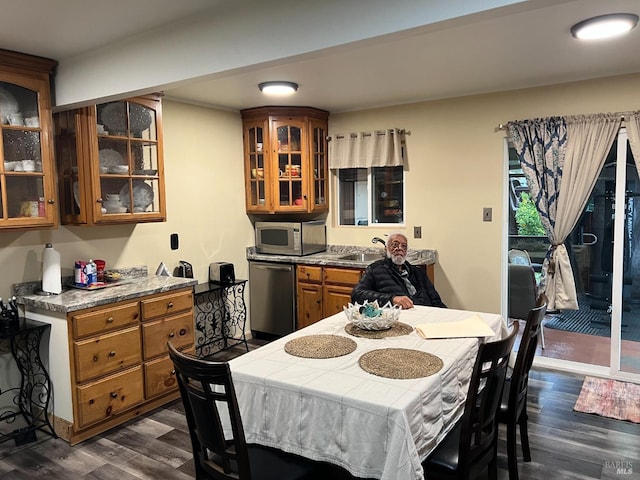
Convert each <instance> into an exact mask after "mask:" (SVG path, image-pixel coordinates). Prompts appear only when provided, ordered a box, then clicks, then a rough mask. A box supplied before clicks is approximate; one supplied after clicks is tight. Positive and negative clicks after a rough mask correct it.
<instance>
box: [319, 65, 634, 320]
mask: <svg viewBox="0 0 640 480" xmlns="http://www.w3.org/2000/svg"><path fill="white" fill-rule="evenodd" d="M639 91H640V75H631V76H623V77H617V78H611V79H606V80H599V81H590V82H580V83H573V84H567V85H561V86H552V87H545V88H536V89H528V90H520V91H514V92H505V93H499V94H492V95H482V96H474V97H465V98H458V99H453V100H443V101H436V102H426V103H420V104H412V105H404V106H396V107H390V108H384V109H376V110H370V111H366V112H354V113H345V114H333V115H331V116H330V117H329V133H330V134H335V133H346V132H352V131H366V130H371V129H384V128H394V127H395V128H404V129H406V130H409V131H411V135H409V136H407V152H408V157H409V159H408V160H409V169H408V171H407V173H406V177H405V180H406V189H407V195H406V199H407V207H406V225H407V226H406V234H407V236H408V237H409V240H410V241H409V243H410V246H411V247H419V248H434V249H436V250H437V251H438V255H439V261H438V264H437V266H436V272H435V276H436V287H437V289H438V291H439V292H440V294H441V295H442V297H443V300H444V301H445V303H447V304H448V305H449V307H452V308H460V309H471V310H480V311H489V312H500V309H501V281H502V270H503V266H502V265H503V257H504V256H505V249H506V247H504V246H503V241H504V240H505V238H506V237H505V235H506V234H505V233H503V218H505V215H506V214H505V212H504V208H503V206H504V205H505V201H504V198H505V196H504V191H505V189H504V187H505V159H504V145H505V144H504V139H505V132H504V131H496V127H497V126H498V125H499V124H501V123H506V122H508V121H509V120H516V119H523V118H534V117H542V116H550V115H568V114H581V113H598V112H616V111H626V110H636V109H640V96H639V95H638V92H639ZM483 207H491V208H493V221H492V222H491V223H488V222H483V221H482V208H483ZM332 224H333V226H332V227H331V228H330V229H329V241H330V243H334V244H350V243H354V244H361V245H371V244H370V239H371V237H372V236H374V235H380V234H381V233H385V232H386V231H387V229H385V228H380V227H378V228H376V227H372V226H369V227H337V226H335V219H334V218H332ZM414 225H421V226H422V239H419V240H418V239H413V238H412V234H413V228H412V227H413V226H414Z"/></svg>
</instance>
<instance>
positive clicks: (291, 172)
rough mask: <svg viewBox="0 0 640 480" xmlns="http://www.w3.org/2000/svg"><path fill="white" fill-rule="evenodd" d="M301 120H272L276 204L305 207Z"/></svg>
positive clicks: (298, 207)
mask: <svg viewBox="0 0 640 480" xmlns="http://www.w3.org/2000/svg"><path fill="white" fill-rule="evenodd" d="M303 125H304V124H303V123H302V122H292V121H289V122H279V121H276V122H274V127H275V135H276V142H277V143H276V145H277V147H276V148H277V151H276V155H277V164H278V176H279V181H278V183H277V188H278V191H277V196H276V198H277V200H278V206H279V207H280V208H282V207H293V208H297V209H306V204H305V202H306V198H305V197H303V175H305V174H306V172H305V171H304V169H303V162H302V152H303V149H304V147H305V146H306V145H303V141H302V140H303V137H302V131H303Z"/></svg>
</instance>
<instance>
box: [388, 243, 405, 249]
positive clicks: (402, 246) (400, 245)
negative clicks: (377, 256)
mask: <svg viewBox="0 0 640 480" xmlns="http://www.w3.org/2000/svg"><path fill="white" fill-rule="evenodd" d="M389 248H391V250H397V249H400V250H404V251H406V250H407V244H406V243H400V242H391V243H390V244H389Z"/></svg>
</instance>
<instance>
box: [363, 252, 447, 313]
mask: <svg viewBox="0 0 640 480" xmlns="http://www.w3.org/2000/svg"><path fill="white" fill-rule="evenodd" d="M404 267H405V268H406V269H408V271H409V281H410V282H411V283H412V284H413V286H414V287H416V294H415V295H413V296H411V295H409V292H408V290H407V287H406V285H405V283H404V280H403V279H402V277H401V276H400V272H399V271H398V266H397V265H395V264H394V263H393V262H392V261H391V259H390V258H385V259H382V260H377V261H376V262H373V263H372V264H371V265H369V266H368V267H367V270H366V271H365V272H364V275H363V276H362V278H361V279H360V282H358V284H357V285H356V286H355V287H353V291H352V292H351V301H352V302H358V303H360V304H362V303H364V301H365V300H369V302H373V301H374V300H377V301H378V305H380V306H383V305H384V304H386V303H387V302H391V303H392V304H393V302H392V299H393V297H397V296H402V295H406V296H407V297H410V298H411V300H413V303H414V304H415V305H427V306H431V307H443V308H446V307H447V306H446V305H445V304H444V303H443V302H442V300H441V299H440V295H439V294H438V292H437V291H436V289H435V287H434V286H433V283H431V280H429V277H427V274H426V273H425V271H424V270H422V269H420V268H418V267H416V266H414V265H411V264H409V262H406V261H405V263H404Z"/></svg>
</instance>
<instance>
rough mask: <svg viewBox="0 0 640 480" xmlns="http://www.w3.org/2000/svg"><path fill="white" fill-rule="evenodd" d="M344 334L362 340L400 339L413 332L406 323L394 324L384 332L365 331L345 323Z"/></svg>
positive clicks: (352, 324)
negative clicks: (361, 338)
mask: <svg viewBox="0 0 640 480" xmlns="http://www.w3.org/2000/svg"><path fill="white" fill-rule="evenodd" d="M344 330H345V332H347V333H348V334H349V335H353V336H354V337H363V338H387V337H400V336H402V335H409V334H410V333H411V332H413V327H412V326H411V325H407V324H406V323H402V322H396V323H394V324H393V325H391V328H387V329H386V330H365V329H364V328H360V327H356V325H355V324H354V323H351V322H350V323H347V326H346V327H344Z"/></svg>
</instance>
